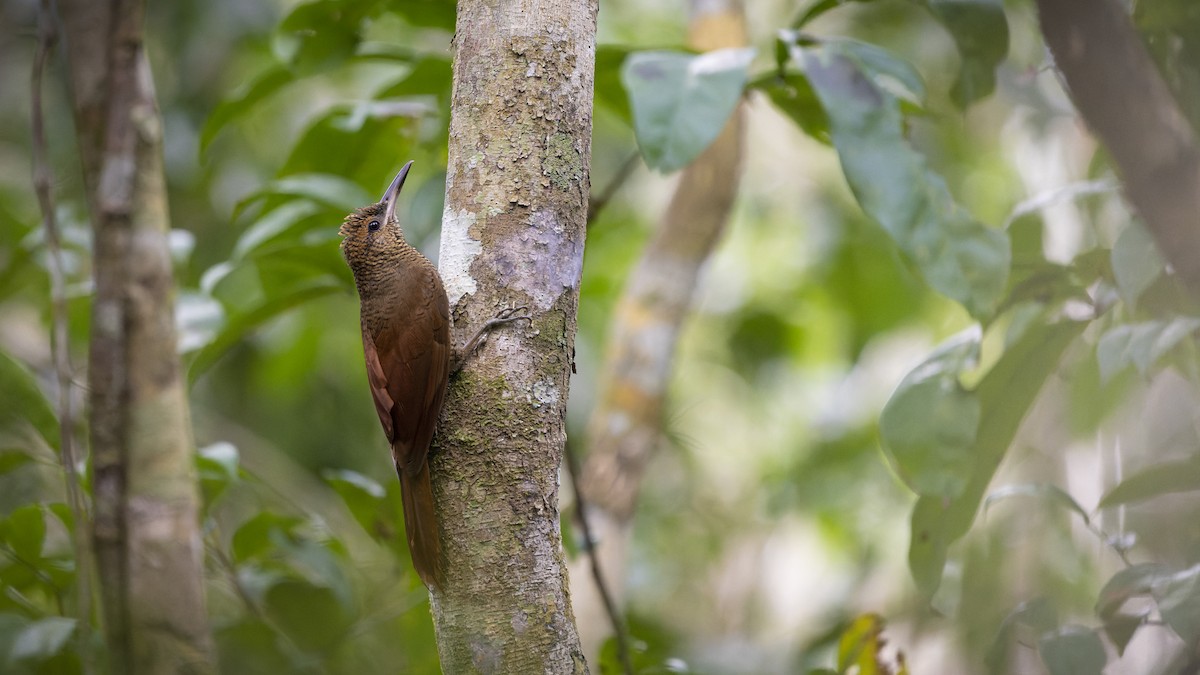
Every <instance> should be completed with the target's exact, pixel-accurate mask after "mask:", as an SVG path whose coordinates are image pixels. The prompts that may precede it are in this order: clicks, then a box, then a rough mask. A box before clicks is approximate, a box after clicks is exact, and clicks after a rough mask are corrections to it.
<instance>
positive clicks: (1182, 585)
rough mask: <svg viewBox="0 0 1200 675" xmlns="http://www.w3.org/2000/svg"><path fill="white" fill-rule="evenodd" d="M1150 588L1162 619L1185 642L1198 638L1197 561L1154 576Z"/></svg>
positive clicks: (1199, 568) (1199, 577)
mask: <svg viewBox="0 0 1200 675" xmlns="http://www.w3.org/2000/svg"><path fill="white" fill-rule="evenodd" d="M1151 592H1152V593H1153V594H1154V600H1155V602H1157V603H1158V611H1159V613H1160V614H1162V618H1163V621H1166V622H1167V625H1169V626H1170V627H1171V629H1172V630H1174V631H1175V632H1176V633H1177V634H1178V635H1179V637H1181V638H1183V640H1184V642H1186V643H1187V644H1195V642H1196V640H1197V639H1198V638H1200V565H1197V566H1195V567H1191V568H1188V569H1186V570H1184V571H1182V572H1179V573H1176V574H1172V575H1170V576H1166V577H1162V578H1159V579H1157V580H1156V581H1155V582H1154V584H1153V586H1152V588H1151Z"/></svg>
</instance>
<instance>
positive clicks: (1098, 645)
mask: <svg viewBox="0 0 1200 675" xmlns="http://www.w3.org/2000/svg"><path fill="white" fill-rule="evenodd" d="M1038 653H1039V654H1040V655H1041V656H1042V662H1043V663H1045V664H1046V668H1047V669H1048V670H1049V671H1050V675H1083V674H1084V673H1095V674H1096V675H1099V673H1100V671H1102V670H1104V666H1105V664H1107V663H1108V655H1107V654H1105V653H1104V643H1103V642H1101V641H1100V636H1099V635H1096V632H1095V631H1093V630H1092V629H1090V628H1085V627H1083V626H1075V625H1068V626H1063V627H1062V628H1060V629H1058V630H1057V631H1054V632H1053V633H1049V634H1046V635H1043V636H1042V637H1041V639H1040V640H1038Z"/></svg>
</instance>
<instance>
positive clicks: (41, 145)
mask: <svg viewBox="0 0 1200 675" xmlns="http://www.w3.org/2000/svg"><path fill="white" fill-rule="evenodd" d="M57 41H58V30H57V27H56V26H55V23H54V7H53V0H41V2H40V4H39V9H38V44H37V54H36V56H35V57H34V60H33V74H32V78H31V80H32V82H31V84H32V92H31V94H32V96H31V114H30V121H31V126H32V133H33V148H32V154H33V187H34V191H35V192H36V193H37V199H38V206H39V208H40V209H41V211H42V224H43V226H44V227H45V229H46V249H47V251H48V253H49V264H48V265H47V267H48V269H49V272H50V296H51V303H52V316H53V324H54V325H53V342H52V347H53V353H54V370H55V373H56V375H57V379H58V425H59V443H60V445H61V452H62V466H63V474H64V477H65V480H66V488H67V503H68V505H69V506H70V509H71V517H72V519H73V521H74V527H73V528H72V530H73V532H72V536H73V538H74V543H75V558H76V566H75V588H76V612H77V617H76V618H77V623H76V626H77V629H76V636H77V641H78V643H79V653H80V657H81V660H82V662H83V668H84V672H85V673H90V672H94V670H95V668H94V665H95V664H94V663H93V662H92V659H91V657H90V654H91V647H90V646H91V623H92V584H91V578H90V575H91V569H92V565H91V555H90V554H89V552H90V550H91V548H90V546H91V540H90V537H89V536H88V531H87V530H88V516H87V510H86V507H85V505H84V501H83V492H82V490H81V489H80V486H79V474H78V472H77V467H78V466H79V457H78V454H77V453H76V448H75V419H74V415H73V413H72V410H71V383H72V375H71V344H70V324H69V321H70V316H69V314H68V312H67V295H66V281H65V278H64V277H65V275H64V273H63V262H62V245H61V239H60V237H59V231H58V221H57V219H56V217H55V213H54V199H53V196H52V194H51V186H52V184H53V175H52V172H51V169H50V162H49V159H48V157H47V154H48V153H47V150H46V147H47V146H46V128H45V119H44V115H43V110H42V76H43V74H44V73H45V69H46V61H47V60H48V59H49V57H50V54H51V52H52V51H53V49H54V45H55V43H56V42H57Z"/></svg>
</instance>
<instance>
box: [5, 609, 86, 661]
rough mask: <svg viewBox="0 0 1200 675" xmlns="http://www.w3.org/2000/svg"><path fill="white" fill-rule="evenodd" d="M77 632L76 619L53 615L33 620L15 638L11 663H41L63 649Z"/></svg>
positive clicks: (10, 654) (9, 655) (9, 656)
mask: <svg viewBox="0 0 1200 675" xmlns="http://www.w3.org/2000/svg"><path fill="white" fill-rule="evenodd" d="M74 632H75V619H68V618H66V617H61V616H52V617H47V618H45V619H39V620H37V621H31V622H29V623H28V624H26V625H25V626H24V627H23V628H21V630H20V632H18V633H17V634H16V636H15V637H14V639H13V643H12V648H11V651H10V652H9V653H8V659H7V660H8V661H9V663H10V664H11V665H15V664H19V663H26V664H33V663H40V662H43V661H46V660H48V659H50V658H51V657H53V656H55V655H57V654H58V653H60V652H61V651H62V650H63V647H65V646H66V645H67V641H68V640H70V638H71V635H72V634H73V633H74Z"/></svg>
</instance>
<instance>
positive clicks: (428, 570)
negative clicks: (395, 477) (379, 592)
mask: <svg viewBox="0 0 1200 675" xmlns="http://www.w3.org/2000/svg"><path fill="white" fill-rule="evenodd" d="M421 464H422V466H421V470H420V471H418V472H417V473H413V474H410V473H408V472H407V471H404V470H402V469H399V467H397V469H398V470H397V473H398V474H400V499H401V501H402V502H403V503H404V532H405V535H406V536H407V537H408V551H409V554H411V555H412V561H413V567H414V568H415V569H416V570H417V574H418V575H419V576H420V577H421V581H424V582H425V585H426V586H429V587H430V588H441V585H442V539H441V533H440V532H439V528H438V520H437V513H436V512H435V511H434V508H433V484H432V483H431V482H430V479H429V462H422V463H421Z"/></svg>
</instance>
